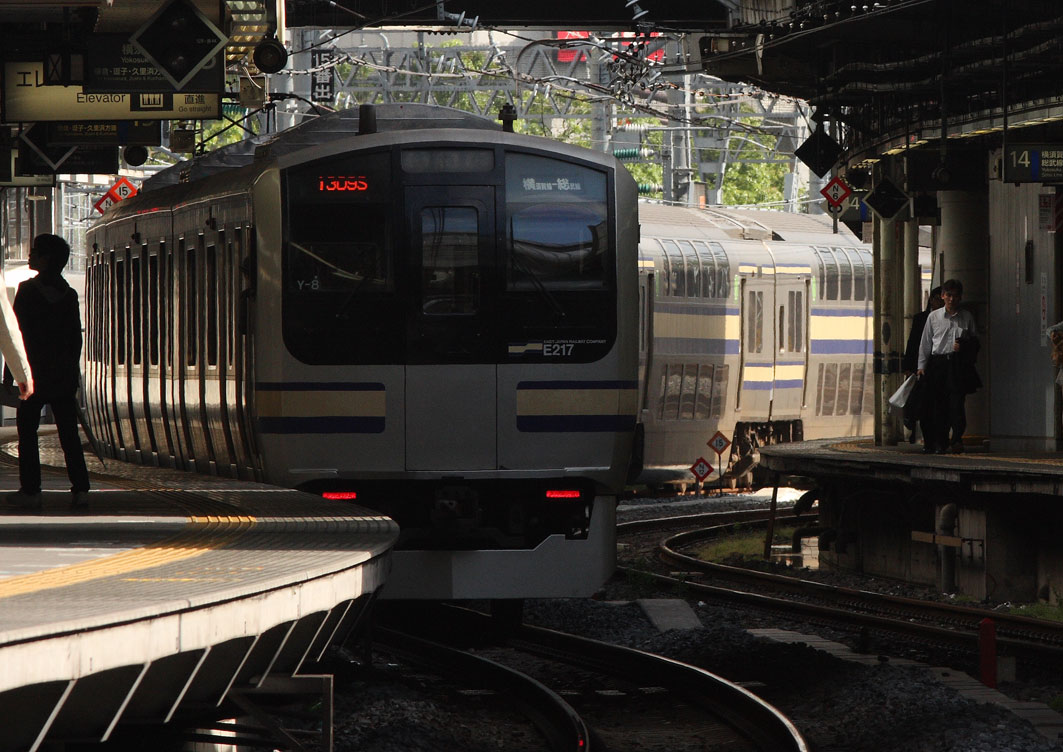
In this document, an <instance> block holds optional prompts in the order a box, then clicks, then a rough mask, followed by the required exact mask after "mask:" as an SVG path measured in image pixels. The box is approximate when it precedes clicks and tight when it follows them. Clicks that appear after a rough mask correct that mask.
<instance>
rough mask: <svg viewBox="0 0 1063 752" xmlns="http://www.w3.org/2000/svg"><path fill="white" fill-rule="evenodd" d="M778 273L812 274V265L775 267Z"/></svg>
mask: <svg viewBox="0 0 1063 752" xmlns="http://www.w3.org/2000/svg"><path fill="white" fill-rule="evenodd" d="M775 273H776V274H811V273H812V267H811V266H778V265H776V267H775Z"/></svg>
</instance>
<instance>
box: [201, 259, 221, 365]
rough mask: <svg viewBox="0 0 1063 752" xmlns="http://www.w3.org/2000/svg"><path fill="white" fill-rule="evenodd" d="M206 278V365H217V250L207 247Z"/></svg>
mask: <svg viewBox="0 0 1063 752" xmlns="http://www.w3.org/2000/svg"><path fill="white" fill-rule="evenodd" d="M204 262H205V263H206V267H207V268H206V269H205V272H206V278H205V279H204V280H203V284H204V288H203V294H204V296H205V297H206V299H205V300H204V301H203V302H204V303H205V304H206V306H207V311H206V313H207V331H206V332H205V333H204V335H203V336H205V337H206V338H207V341H206V343H205V344H206V346H207V365H208V366H216V365H218V249H217V248H216V247H215V246H214V245H208V246H207V248H206V254H205V256H204Z"/></svg>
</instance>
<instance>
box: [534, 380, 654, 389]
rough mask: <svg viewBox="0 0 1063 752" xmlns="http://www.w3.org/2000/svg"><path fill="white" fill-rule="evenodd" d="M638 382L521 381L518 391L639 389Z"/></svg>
mask: <svg viewBox="0 0 1063 752" xmlns="http://www.w3.org/2000/svg"><path fill="white" fill-rule="evenodd" d="M638 388H639V382H637V381H520V382H518V383H517V389H638Z"/></svg>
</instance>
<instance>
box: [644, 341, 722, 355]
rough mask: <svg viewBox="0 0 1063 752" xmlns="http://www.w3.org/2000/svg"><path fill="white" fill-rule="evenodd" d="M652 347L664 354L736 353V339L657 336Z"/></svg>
mask: <svg viewBox="0 0 1063 752" xmlns="http://www.w3.org/2000/svg"><path fill="white" fill-rule="evenodd" d="M654 347H656V348H657V352H658V353H661V354H665V355H676V354H688V355H738V340H737V339H719V338H715V339H709V338H705V339H701V338H696V337H658V338H657V339H656V340H655V341H654Z"/></svg>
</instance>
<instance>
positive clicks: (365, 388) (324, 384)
mask: <svg viewBox="0 0 1063 752" xmlns="http://www.w3.org/2000/svg"><path fill="white" fill-rule="evenodd" d="M255 389H257V390H258V391H260V392H383V391H385V389H384V385H383V384H381V383H378V382H373V381H340V382H335V381H259V382H257V383H256V384H255Z"/></svg>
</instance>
